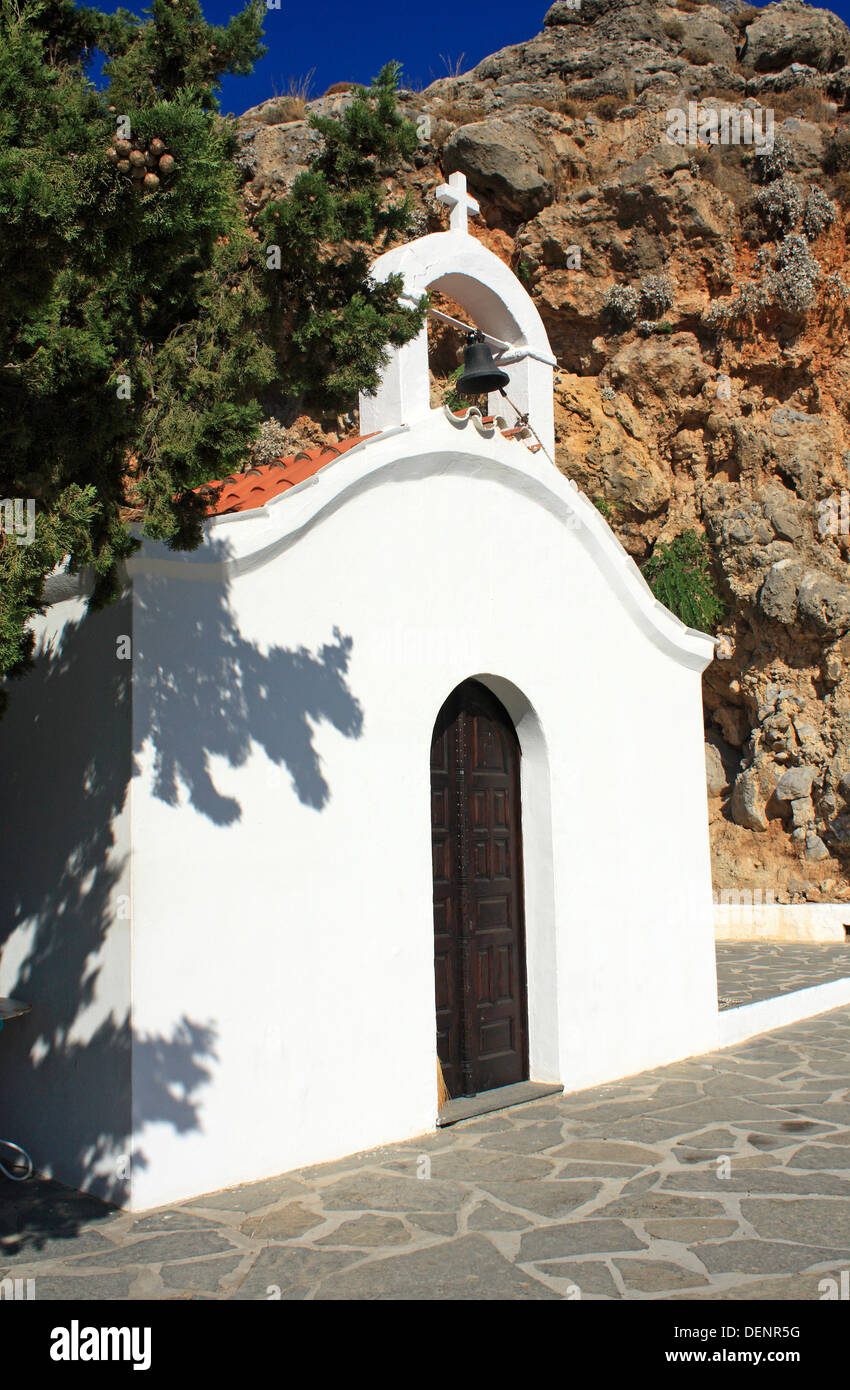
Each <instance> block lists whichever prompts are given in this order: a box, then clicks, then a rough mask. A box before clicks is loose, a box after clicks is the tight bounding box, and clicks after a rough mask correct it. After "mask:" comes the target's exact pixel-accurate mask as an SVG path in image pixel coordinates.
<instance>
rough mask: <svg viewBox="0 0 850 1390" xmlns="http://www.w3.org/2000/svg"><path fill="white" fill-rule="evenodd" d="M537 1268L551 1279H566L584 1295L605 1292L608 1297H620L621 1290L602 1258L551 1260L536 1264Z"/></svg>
mask: <svg viewBox="0 0 850 1390" xmlns="http://www.w3.org/2000/svg"><path fill="white" fill-rule="evenodd" d="M535 1269H537V1270H539V1271H540V1273H541V1274H545V1275H546V1276H547V1277H548V1278H550V1279H565V1280H566V1281H567V1282H568V1283H569V1284H575V1285H576V1287H577V1288H578V1289H580V1290H581V1294H582V1297H586V1295H587V1294H604V1295H605V1296H606V1297H608V1298H620V1297H621V1294H620V1290H619V1289H618V1287H617V1285H616V1283H615V1282H614V1276H613V1274H612V1273H611V1271H610V1269H608V1267H607V1265H604V1264H602V1262H601V1261H600V1260H581V1261H579V1260H550V1261H548V1262H547V1263H545V1264H541V1263H539V1262H538V1264H536V1265H535Z"/></svg>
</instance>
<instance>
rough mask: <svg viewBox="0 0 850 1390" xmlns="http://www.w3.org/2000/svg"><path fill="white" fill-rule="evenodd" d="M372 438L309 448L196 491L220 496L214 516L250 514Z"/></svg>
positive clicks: (354, 439)
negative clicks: (239, 513)
mask: <svg viewBox="0 0 850 1390" xmlns="http://www.w3.org/2000/svg"><path fill="white" fill-rule="evenodd" d="M371 438H372V436H371V435H368V434H367V435H361V434H355V435H352V436H351V438H349V439H343V440H341V441H340V443H339V444H325V445H322V447H321V448H317V449H305V450H302V451H301V452H300V453H298V454H295V455H294V456H292V457H289V458H281V459H278V460H277V461H276V462H274V463H265V464H260V465H259V466H258V467H257V468H249V469H247V470H246V472H244V473H232V474H231V475H230V477H229V478H223V479H221V481H220V482H216V483H205V484H204V485H203V487H198V488H195V491H196V492H197V493H202V494H203V493H209V492H210V491H212V492H213V493H216V492H217V493H218V495H217V496H216V497H215V499H214V501H213V504H212V506H211V507H210V511H209V515H210V516H230V515H232V514H233V513H234V512H250V511H253V510H254V509H255V508H257V507H263V506H265V504H266V502H270V501H271V499H272V498H273V497H279V496H280V494H281V493H282V492H286V491H287V489H289V488H291V487H294V486H295V484H296V483H303V481H304V479H305V478H311V477H312V476H313V474H314V473H318V471H319V469H320V468H324V466H325V464H326V463H331V462H332V460H333V459H336V458H339V456H340V454H344V453H345V452H346V450H347V449H351V448H353V447H354V445H355V444H359V443H360V442H361V441H362V440H363V439H371ZM218 489H221V491H220V492H219V491H218Z"/></svg>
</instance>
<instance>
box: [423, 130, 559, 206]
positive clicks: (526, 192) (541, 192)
mask: <svg viewBox="0 0 850 1390" xmlns="http://www.w3.org/2000/svg"><path fill="white" fill-rule="evenodd" d="M443 167H444V168H445V171H446V173H447V174H452V173H454V172H455V171H456V170H458V169H459V170H460V171H461V173H463V174H466V176H467V178H468V179H469V182H470V186H471V188H472V189H473V190H474V191H475V192H476V193H480V194H481V195H482V196H484V195H486V194H489V195H490V196H493V197H496V198H498V199H499V201H500V203H501V205H502V206H503V207H504V208H506V209H507V210H509V211H511V212H513V213H514V214H515V215H516V216H517V217H518V218H519V219H520V220H521V221H523V222H525V221H527V220H528V219H529V218H530V217H533V216H534V214H535V213H537V212H539V211H540V210H541V208H543V207H545V206H546V204H547V203H551V201H552V196H553V195H552V160H551V157H550V155H549V154H548V152H547V150H546V148H545V146H544V145H543V143H542V142H541V141H540V140H538V139H537V137H536V136H535V135H534V134H533V133H532V132H531V131H530V130H527V129H524V128H523V127H522V126H520V125H518V124H517V123H516V122H513V121H505V120H489V121H477V122H474V123H473V124H472V125H463V126H460V127H459V128H458V129H457V130H456V131H455V132H454V134H453V135H452V136H451V139H450V140H449V141H448V143H447V144H446V147H445V150H444V151H443Z"/></svg>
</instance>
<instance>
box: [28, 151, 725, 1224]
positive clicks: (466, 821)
mask: <svg viewBox="0 0 850 1390" xmlns="http://www.w3.org/2000/svg"><path fill="white" fill-rule="evenodd" d="M438 196H439V197H441V199H442V200H443V201H445V202H447V203H449V204H450V206H451V209H452V211H451V226H450V229H449V230H448V231H445V232H440V233H436V234H433V235H428V236H424V237H422V238H420V239H419V240H415V241H412V242H408V243H406V244H404V245H401V246H399V247H397V248H396V249H393V250H391V251H389V252H388V253H387V254H386V255H384V256H382V257H381V258H380V259H379V260H378V261H377V263H376V264H375V266H374V270H373V274H374V275H375V276H376V277H378V278H384V277H387V276H389V275H390V274H392V273H393V272H398V273H400V274H401V276H402V277H403V282H404V293H405V296H406V298H407V299H408V300H409V301H412V302H415V301H418V300H419V298H420V297H421V296H422V295H423V294H424V293H425V292H426V291H428V290H434V291H439V292H441V293H442V294H444V295H446V296H448V297H449V298H450V299H451V300H453V301H454V302H455V304H457V305H460V306H461V308H462V310H463V313H464V316H465V317H464V320H463V323H464V324H466V325H469V326H471V327H474V329H475V330H476V331H478V332H479V333H480V335H481V338H480V339H479V341H480V342H483V343H484V344H486V347H487V349H489V352H490V353H491V354H492V357H493V360H494V362H495V364H496V367H497V369H499V370H501V371H502V372H504V373H505V374H506V375H507V377H508V379H509V385H508V386H507V387H506V396H502V395H501V394H500V392H499V391H494V392H493V393H492V395H491V396H490V399H489V404H488V411H487V413H486V414H485V413H483V411H481V410H478V409H475V408H472V409H467V410H465V411H463V412H462V413H457V412H453V411H452V410H450V409H449V408H447V407H445V408H443V407H440V408H437V409H433V408H432V407H431V404H430V399H429V372H428V342H427V328H426V329H423V331H422V333H421V334H420V335H419V336H418V337H417V338H416V339H415V340H414V341H412V342H411V343H410V344H408V345H407V346H406V347H404V348H402V349H401V350H399V351H396V352H395V353H393V354H392V356H391V360H390V361H389V363H388V365H387V368H386V371H385V373H384V376H383V380H382V384H381V386H380V389H379V390H378V392H377V393H376V394H375V395H374V396H373V397H371V398H366V397H364V398H362V399H361V402H360V433H359V435H358V436H357V437H356V438H355V439H353V440H347V441H344V443H343V444H340V445H339V446H336V447H333V448H327V449H324V450H321V449H320V450H315V451H307V452H305V453H303V454H301V455H298V456H296V457H295V458H294V459H287V460H282V461H281V462H280V463H279V464H273V465H269V466H267V467H263V468H259V469H253V470H250V471H249V472H247V473H244V474H240V475H238V476H236V477H234V478H232V479H229V480H227V481H226V482H225V484H224V485H223V487H222V489H221V492H220V495H219V497H218V501H217V503H216V511H215V514H214V515H213V516H211V518H210V520H209V521H208V522H207V523H206V526H205V532H204V539H203V543H202V544H201V546H200V547H199V548H198V549H197V550H195V551H193V552H191V553H185V554H175V553H174V552H171V551H168V550H167V549H166V548H165V547H164V546H161V545H158V544H156V543H153V542H145V544H144V546H143V548H142V549H141V551H140V552H139V553H138V554H137V555H136V556H135V557H134V558H133V559H132V560H131V561H130V562H129V564H128V567H127V569H128V574H127V586H126V592H125V594H124V596H123V598H122V599H121V600H120V601H119V602H118V603H116V604H115V605H113V606H112V607H111V608H109V609H107V610H105V611H104V612H99V613H92V614H89V613H87V610H86V602H85V600H86V589H85V583H84V581H78V580H77V579H76V578H72V577H69V576H64V577H63V576H57V577H56V578H55V579H53V580H51V590H50V594H49V598H50V600H51V602H50V606H49V608H48V610H47V612H46V613H45V616H44V617H43V618H42V619H39V620H38V624H37V634H38V653H39V655H38V660H37V663H36V668H35V670H34V671H33V672H32V674H31V675H29V676H27V677H26V678H25V680H24V681H23V682H21V683H19V684H18V685H17V686H16V688H15V689H14V690H13V692H12V694H13V698H12V700H11V703H10V708H9V713H8V716H7V718H6V719H5V720H4V721H3V724H2V726H0V757H2V765H3V770H4V771H3V778H4V788H5V791H4V794H5V796H6V797H14V801H15V805H16V815H15V824H14V825H13V826H10V828H9V831H8V833H7V834H5V836H4V843H3V845H2V847H0V855H2V858H3V860H5V863H4V866H3V868H4V877H5V879H6V881H7V882H9V883H11V884H12V885H13V886H12V890H11V896H10V901H11V902H12V903H13V909H12V920H11V921H9V922H7V923H6V930H5V932H4V938H5V939H4V945H3V950H2V957H0V994H3V995H10V996H13V997H15V998H21V999H24V1000H26V1001H28V1002H29V1003H30V1004H31V1005H32V1008H31V1011H30V1013H29V1014H27V1015H26V1017H23V1018H20V1019H17V1020H15V1021H14V1023H11V1024H9V1027H8V1032H7V1033H6V1034H4V1039H3V1046H4V1049H5V1052H4V1088H5V1092H6V1098H5V1104H4V1116H5V1122H6V1125H5V1127H6V1129H7V1131H8V1132H9V1133H10V1134H11V1135H12V1136H13V1137H14V1139H15V1140H16V1142H18V1143H20V1144H22V1145H24V1146H25V1147H26V1149H27V1150H28V1152H29V1153H30V1154H31V1156H32V1158H33V1161H34V1163H35V1164H36V1167H37V1168H39V1169H40V1170H41V1171H42V1172H47V1173H50V1174H52V1175H53V1176H55V1177H56V1178H58V1179H60V1180H62V1181H64V1182H67V1183H70V1184H71V1185H73V1186H76V1187H83V1188H87V1189H90V1190H91V1191H93V1192H95V1193H98V1194H99V1195H102V1196H104V1197H106V1198H109V1199H110V1200H112V1201H114V1202H116V1203H118V1204H120V1205H124V1206H127V1207H131V1208H133V1209H144V1208H148V1207H151V1206H155V1205H159V1204H162V1203H165V1202H169V1201H173V1200H177V1199H180V1198H187V1197H190V1196H193V1195H196V1194H201V1193H205V1192H210V1191H212V1190H215V1189H218V1188H223V1187H226V1186H230V1185H233V1184H237V1183H241V1182H246V1181H251V1180H254V1179H260V1178H264V1177H267V1176H271V1175H273V1174H279V1173H283V1172H286V1171H288V1170H291V1169H294V1168H297V1167H299V1166H303V1165H308V1164H314V1163H319V1162H322V1161H325V1160H331V1159H336V1158H339V1157H342V1156H344V1155H348V1154H351V1153H354V1152H356V1151H358V1150H364V1149H368V1148H373V1147H375V1146H378V1145H381V1144H383V1143H386V1142H390V1141H395V1140H401V1139H406V1138H412V1137H415V1136H417V1135H421V1134H423V1133H427V1132H429V1131H431V1130H433V1129H434V1128H435V1126H436V1125H437V1123H438V1120H441V1119H442V1120H443V1121H445V1120H446V1118H451V1117H452V1115H453V1114H460V1113H473V1112H474V1109H475V1106H476V1104H478V1105H483V1107H484V1108H487V1107H489V1106H492V1105H496V1104H498V1103H499V1099H500V1095H501V1096H502V1097H503V1098H504V1101H505V1103H507V1101H508V1100H510V1099H514V1100H517V1099H520V1100H521V1099H523V1097H524V1096H526V1095H531V1094H539V1093H540V1090H539V1088H541V1087H547V1086H548V1087H551V1088H553V1089H554V1088H564V1089H565V1090H568V1091H570V1090H576V1089H579V1088H581V1087H585V1086H589V1085H592V1084H594V1083H599V1082H605V1081H609V1080H613V1079H615V1078H618V1077H621V1076H624V1075H627V1074H630V1073H634V1072H637V1071H640V1070H642V1069H644V1068H648V1067H653V1066H655V1065H657V1064H661V1063H665V1062H670V1061H674V1060H676V1059H679V1058H682V1057H685V1056H688V1055H691V1054H694V1053H697V1052H700V1051H703V1050H705V1049H706V1048H707V1047H710V1046H712V1045H713V1043H714V1041H715V1029H716V1020H717V1000H716V979H715V965H714V940H713V927H712V901H711V879H710V864H709V840H708V821H707V813H706V790H705V770H704V753H703V719H702V701H701V685H700V675H701V672H702V671H703V669H704V668H705V666H706V665H707V663H708V662H709V661H710V660H711V658H712V655H713V649H714V648H713V639H711V638H710V637H708V636H706V635H705V634H703V633H700V632H696V631H693V630H691V629H689V628H686V627H684V626H683V625H682V623H681V622H679V620H678V619H677V618H675V617H674V616H673V615H672V614H671V613H669V612H668V611H667V610H666V609H665V608H663V607H662V606H661V605H660V604H659V603H658V602H657V601H656V600H655V598H654V597H653V595H652V593H651V592H650V590H649V589H648V587H647V585H646V584H645V582H644V580H643V578H642V577H641V575H640V573H639V571H638V570H637V568H636V566H635V564H634V563H633V561H632V560H631V559H630V558H629V557H628V555H627V554H626V553H625V551H624V550H623V549H622V547H621V546H620V544H619V542H618V541H617V539H616V537H615V536H614V535H613V533H612V531H611V530H610V528H609V527H608V525H607V523H606V522H605V520H604V518H603V517H602V516H601V515H600V513H599V512H598V510H597V509H596V508H595V507H594V506H593V505H592V504H591V502H589V501H588V499H587V498H586V497H584V496H583V495H582V494H581V493H580V492H579V491H578V490H577V489H576V487H575V486H574V485H573V484H571V483H570V481H569V480H568V479H567V478H565V477H564V476H563V475H562V474H561V473H560V472H559V470H558V469H557V467H556V466H555V463H554V456H555V440H554V415H553V367H554V366H555V361H554V358H553V355H552V351H551V348H550V346H549V343H548V340H547V336H546V332H545V329H544V326H543V323H542V321H541V319H540V316H539V314H538V312H537V310H536V308H535V306H534V304H533V302H532V300H531V298H530V297H529V295H528V294H527V293H526V291H525V289H524V288H523V286H522V285H521V283H520V282H519V280H518V279H517V278H516V277H515V276H514V275H513V274H512V272H511V271H510V270H509V268H508V267H507V266H506V265H504V264H503V263H502V262H501V261H500V260H499V259H498V258H497V257H496V256H495V255H494V254H492V253H491V252H490V251H489V250H487V249H486V248H485V247H484V245H483V244H482V243H481V242H480V241H479V240H478V239H477V238H476V236H475V235H474V234H473V232H472V230H471V228H470V226H469V225H468V218H469V216H470V215H474V213H475V211H476V205H475V203H474V200H473V199H471V198H470V197H469V195H468V194H467V193H466V188H465V182H464V180H463V178H462V176H461V175H454V176H453V178H452V180H451V182H450V183H449V184H447V185H444V186H443V187H442V188H441V189H440V190H438ZM46 787H50V788H52V792H51V793H50V794H47V795H46V793H45V788H46ZM47 803H49V804H47ZM438 1058H439V1063H440V1067H439V1070H441V1072H442V1078H443V1083H444V1085H445V1087H446V1089H447V1091H448V1094H449V1097H450V1100H449V1101H448V1103H447V1105H448V1107H455V1110H454V1111H451V1110H449V1109H447V1105H446V1104H445V1103H444V1104H443V1105H442V1113H441V1100H443V1101H445V1097H444V1096H443V1095H441V1093H439V1092H438V1066H437V1062H438ZM523 1088H525V1089H523ZM464 1105H465V1106H466V1107H467V1110H466V1111H465V1112H464V1111H462V1109H460V1110H459V1109H458V1108H457V1107H458V1106H460V1107H463V1106H464Z"/></svg>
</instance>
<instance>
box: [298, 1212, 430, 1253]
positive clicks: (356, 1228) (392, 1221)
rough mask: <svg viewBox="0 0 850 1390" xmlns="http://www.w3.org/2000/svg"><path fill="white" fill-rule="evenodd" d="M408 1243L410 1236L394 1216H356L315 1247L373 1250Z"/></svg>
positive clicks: (321, 1238)
mask: <svg viewBox="0 0 850 1390" xmlns="http://www.w3.org/2000/svg"><path fill="white" fill-rule="evenodd" d="M409 1243H410V1236H409V1235H408V1233H407V1231H406V1230H405V1228H404V1225H403V1223H402V1222H401V1221H399V1220H398V1219H397V1217H395V1216H358V1217H357V1218H356V1220H354V1221H343V1223H342V1225H341V1226H338V1227H337V1229H336V1230H335V1231H331V1232H330V1233H329V1234H328V1235H326V1236H321V1237H320V1238H319V1239H318V1240H317V1241H316V1244H317V1245H362V1246H368V1247H369V1248H371V1249H375V1250H378V1249H381V1248H382V1247H383V1246H385V1245H409Z"/></svg>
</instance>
